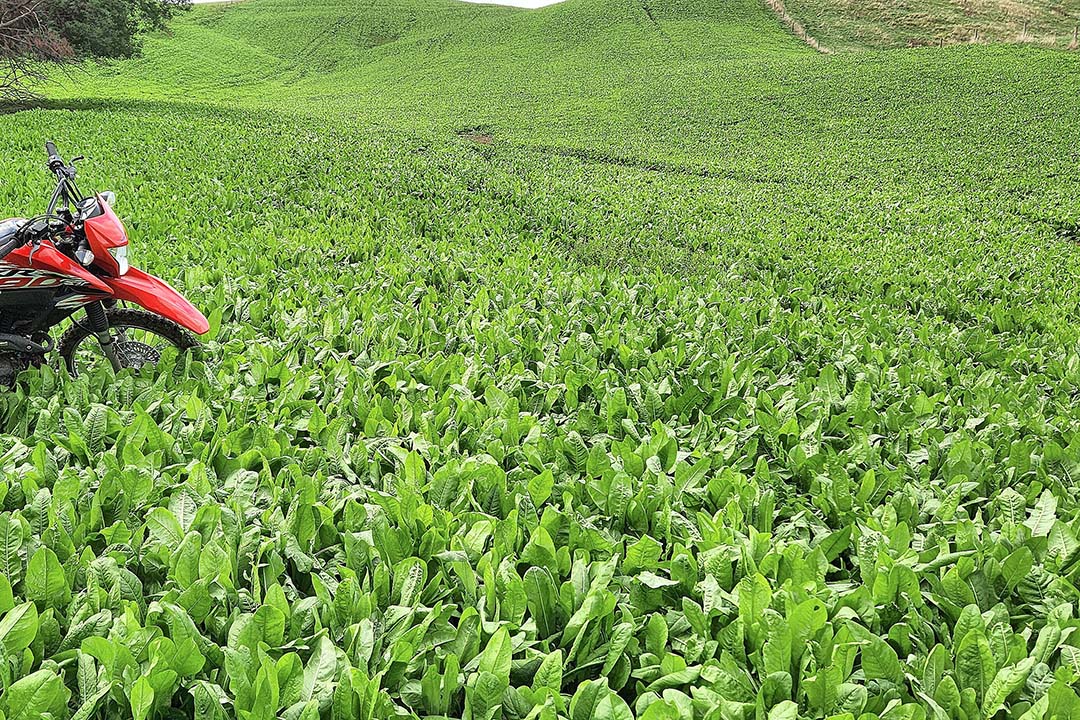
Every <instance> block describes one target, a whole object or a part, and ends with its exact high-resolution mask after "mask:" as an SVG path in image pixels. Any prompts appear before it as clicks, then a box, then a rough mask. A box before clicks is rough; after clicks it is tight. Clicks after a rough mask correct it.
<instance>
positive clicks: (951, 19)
mask: <svg viewBox="0 0 1080 720" xmlns="http://www.w3.org/2000/svg"><path fill="white" fill-rule="evenodd" d="M785 4H786V6H787V9H788V11H789V12H790V13H791V14H792V15H793V16H794V17H795V18H797V19H798V20H799V21H800V22H801V23H802V24H803V25H804V26H805V27H806V29H807V31H808V32H809V33H810V34H811V35H812V36H814V37H816V38H817V39H818V40H820V41H821V42H822V43H824V44H825V45H826V46H827V47H829V48H832V49H837V50H859V49H866V48H897V47H912V46H920V45H938V44H940V43H947V44H955V43H970V42H980V43H1017V42H1019V43H1031V44H1035V45H1042V46H1046V47H1056V48H1062V49H1063V48H1074V49H1075V47H1076V43H1075V36H1074V33H1075V31H1076V28H1077V26H1080V1H1078V0H1025V1H1023V2H1017V1H1016V0H899V1H897V0H877V1H874V0H871V1H870V2H867V0H787V1H786V3H785Z"/></svg>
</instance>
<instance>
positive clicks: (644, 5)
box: [641, 0, 671, 43]
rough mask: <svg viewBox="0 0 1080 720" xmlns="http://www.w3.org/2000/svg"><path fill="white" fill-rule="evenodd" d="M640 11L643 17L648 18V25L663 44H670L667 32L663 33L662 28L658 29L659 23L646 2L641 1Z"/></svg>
mask: <svg viewBox="0 0 1080 720" xmlns="http://www.w3.org/2000/svg"><path fill="white" fill-rule="evenodd" d="M641 9H642V11H644V13H645V17H647V18H649V23H650V24H651V25H652V26H653V29H654V30H656V34H657V35H659V36H660V37H662V38H663V39H664V42H666V43H670V42H671V37H670V36H668V34H667V31H665V30H664V28H662V27H660V21H659V20H657V19H656V16H655V15H653V10H652V7H651V6H650V5H649V2H648V0H641Z"/></svg>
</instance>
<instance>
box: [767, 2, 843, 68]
mask: <svg viewBox="0 0 1080 720" xmlns="http://www.w3.org/2000/svg"><path fill="white" fill-rule="evenodd" d="M765 4H766V5H768V6H769V9H770V10H772V11H773V13H775V14H776V16H777V17H778V18H780V22H782V23H784V25H787V26H788V27H789V28H791V32H792V34H793V35H795V37H797V38H799V39H800V40H802V41H803V42H804V43H806V44H807V45H809V46H810V47H812V48H814V49H815V50H817V51H818V52H820V53H825V54H826V55H829V54H832V50H830V49H829V48H827V47H825V46H824V45H822V44H821V43H820V42H818V39H817V38H816V37H814V36H813V35H811V34H810V33H809V32H807V30H806V28H805V27H804V26H803V24H802V23H800V22H799V21H798V20H796V19H795V18H793V17H792V16H791V14H790V13H788V11H787V8H786V7H785V6H784V0H765Z"/></svg>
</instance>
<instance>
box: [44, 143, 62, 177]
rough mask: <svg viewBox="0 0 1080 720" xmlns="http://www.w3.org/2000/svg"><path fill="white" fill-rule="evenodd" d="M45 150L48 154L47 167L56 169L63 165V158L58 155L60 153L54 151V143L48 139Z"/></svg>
mask: <svg viewBox="0 0 1080 720" xmlns="http://www.w3.org/2000/svg"><path fill="white" fill-rule="evenodd" d="M45 152H46V153H48V155H49V169H50V170H56V169H58V168H62V167H64V159H63V158H62V157H60V153H58V152H57V151H56V145H54V144H53V142H52V140H48V141H46V143H45Z"/></svg>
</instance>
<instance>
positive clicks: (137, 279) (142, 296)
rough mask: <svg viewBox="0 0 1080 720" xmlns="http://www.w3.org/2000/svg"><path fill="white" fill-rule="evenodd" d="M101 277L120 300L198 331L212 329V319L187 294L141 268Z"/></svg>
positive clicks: (197, 332) (194, 331) (200, 333)
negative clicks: (188, 298) (122, 273)
mask: <svg viewBox="0 0 1080 720" xmlns="http://www.w3.org/2000/svg"><path fill="white" fill-rule="evenodd" d="M101 280H102V281H103V282H104V283H105V284H107V285H108V286H109V289H110V290H112V294H113V297H115V298H116V299H117V300H124V301H125V302H132V303H135V304H136V305H140V306H142V307H143V308H145V309H147V310H149V311H150V312H152V313H156V314H158V315H161V316H162V317H164V318H168V319H169V320H172V321H173V322H175V323H177V324H178V325H180V326H182V327H184V328H187V329H188V330H190V331H191V332H193V333H195V334H197V335H202V334H204V333H205V332H206V331H208V330H209V329H210V323H208V322H207V321H206V318H205V317H204V316H203V314H202V313H201V312H199V310H198V308H196V307H195V306H194V305H192V304H191V303H190V302H188V300H187V298H185V297H184V296H183V295H181V294H180V293H178V292H177V291H176V290H174V289H173V288H172V286H170V285H169V283H167V282H165V281H164V280H162V279H160V278H156V277H154V276H153V275H150V274H148V273H144V272H143V271H142V270H139V269H138V268H131V269H130V270H128V271H127V272H126V273H125V274H124V275H122V276H120V277H115V278H106V277H103V278H101Z"/></svg>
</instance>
